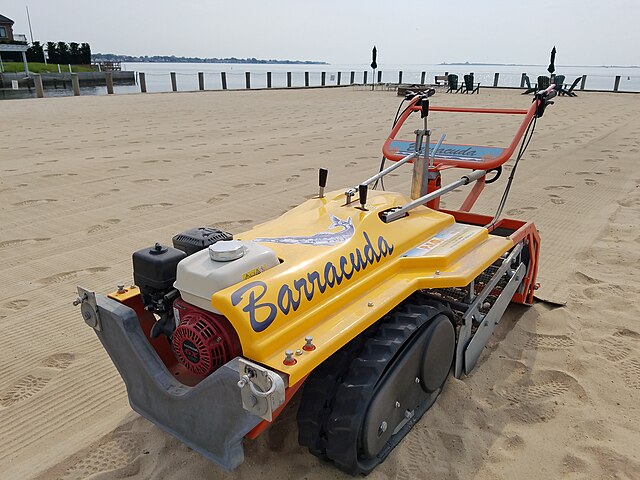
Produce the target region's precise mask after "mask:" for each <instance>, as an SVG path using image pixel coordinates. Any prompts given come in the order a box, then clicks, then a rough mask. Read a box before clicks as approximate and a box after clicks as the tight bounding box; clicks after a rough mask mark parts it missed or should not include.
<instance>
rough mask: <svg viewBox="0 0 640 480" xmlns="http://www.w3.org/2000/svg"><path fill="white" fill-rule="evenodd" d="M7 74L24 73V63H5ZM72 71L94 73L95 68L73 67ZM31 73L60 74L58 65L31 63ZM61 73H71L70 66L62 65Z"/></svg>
mask: <svg viewBox="0 0 640 480" xmlns="http://www.w3.org/2000/svg"><path fill="white" fill-rule="evenodd" d="M3 66H4V70H3V71H4V72H5V73H14V72H24V63H22V62H3ZM71 70H73V72H74V73H77V72H94V71H96V69H95V68H93V67H91V66H89V65H71ZM29 71H30V72H31V73H58V65H57V64H52V63H50V64H49V65H45V64H44V63H40V62H29ZM60 71H61V72H63V73H65V72H67V73H68V72H69V66H68V65H60Z"/></svg>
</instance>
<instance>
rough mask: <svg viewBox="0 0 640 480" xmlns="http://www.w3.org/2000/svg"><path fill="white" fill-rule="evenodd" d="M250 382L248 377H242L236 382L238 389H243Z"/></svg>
mask: <svg viewBox="0 0 640 480" xmlns="http://www.w3.org/2000/svg"><path fill="white" fill-rule="evenodd" d="M250 381H251V378H250V377H249V375H243V376H242V378H241V379H240V380H238V386H239V387H240V388H243V387H244V386H245V385H246V384H247V383H249V382H250Z"/></svg>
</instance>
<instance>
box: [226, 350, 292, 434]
mask: <svg viewBox="0 0 640 480" xmlns="http://www.w3.org/2000/svg"><path fill="white" fill-rule="evenodd" d="M238 370H239V372H240V380H239V381H238V387H240V393H241V396H242V406H243V407H244V409H245V410H247V411H248V412H250V413H253V414H254V415H257V416H259V417H262V418H263V419H265V420H267V421H269V422H271V421H272V420H273V412H274V411H275V410H277V408H278V407H279V406H280V405H282V404H283V403H284V391H285V382H284V379H283V378H282V377H281V376H280V375H279V374H278V373H276V372H272V371H271V370H268V369H266V368H264V367H263V366H261V365H258V364H256V363H253V362H251V361H249V360H246V359H244V358H239V359H238Z"/></svg>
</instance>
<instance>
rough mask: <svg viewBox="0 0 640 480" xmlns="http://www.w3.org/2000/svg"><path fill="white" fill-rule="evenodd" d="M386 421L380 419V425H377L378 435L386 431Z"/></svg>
mask: <svg viewBox="0 0 640 480" xmlns="http://www.w3.org/2000/svg"><path fill="white" fill-rule="evenodd" d="M387 427H388V425H387V422H385V421H384V420H383V421H382V423H381V424H380V426H379V427H378V436H380V435H382V434H383V433H384V432H386V431H387Z"/></svg>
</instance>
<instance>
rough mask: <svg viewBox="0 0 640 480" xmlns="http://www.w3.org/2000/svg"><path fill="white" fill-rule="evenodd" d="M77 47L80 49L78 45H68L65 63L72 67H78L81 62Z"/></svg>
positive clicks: (73, 43)
mask: <svg viewBox="0 0 640 480" xmlns="http://www.w3.org/2000/svg"><path fill="white" fill-rule="evenodd" d="M78 47H80V44H79V43H76V42H71V43H70V44H69V61H68V62H67V63H71V64H73V65H79V64H80V63H82V60H81V59H80V49H79V48H78Z"/></svg>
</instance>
